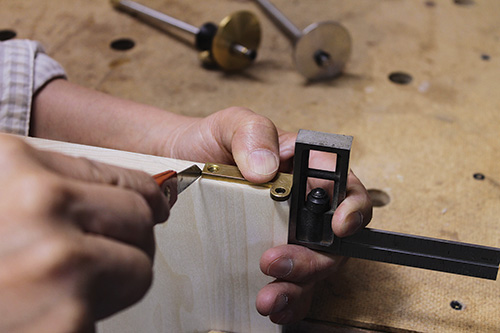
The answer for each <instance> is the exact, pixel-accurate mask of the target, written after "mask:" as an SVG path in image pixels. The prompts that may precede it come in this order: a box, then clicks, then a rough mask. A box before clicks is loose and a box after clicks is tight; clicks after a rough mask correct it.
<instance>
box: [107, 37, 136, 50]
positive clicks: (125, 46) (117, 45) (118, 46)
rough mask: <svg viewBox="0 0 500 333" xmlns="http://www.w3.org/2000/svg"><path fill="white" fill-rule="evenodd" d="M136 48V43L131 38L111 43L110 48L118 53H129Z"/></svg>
mask: <svg viewBox="0 0 500 333" xmlns="http://www.w3.org/2000/svg"><path fill="white" fill-rule="evenodd" d="M134 46H135V42H134V41H133V40H132V39H130V38H120V39H116V40H114V41H112V42H111V44H110V47H111V48H112V49H113V50H117V51H127V50H130V49H131V48H133V47H134Z"/></svg>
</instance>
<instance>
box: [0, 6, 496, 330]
mask: <svg viewBox="0 0 500 333" xmlns="http://www.w3.org/2000/svg"><path fill="white" fill-rule="evenodd" d="M272 2H273V3H274V4H275V5H276V6H277V7H278V8H280V9H281V10H282V11H283V12H284V13H285V14H286V15H287V16H288V17H289V18H290V19H291V20H292V21H293V22H294V23H295V24H296V25H297V26H298V27H299V28H303V27H305V26H306V25H308V24H310V23H312V22H316V21H321V20H327V19H333V20H339V21H340V22H341V23H342V24H344V25H345V26H346V27H347V29H348V30H349V31H350V33H351V35H352V39H353V54H352V58H351V60H350V62H349V63H348V66H347V69H346V74H345V75H344V76H342V77H340V78H339V79H337V80H334V81H329V82H321V83H316V84H311V83H307V82H305V81H304V79H303V78H302V77H301V76H300V75H299V74H298V73H297V72H296V71H295V69H294V66H293V63H292V61H291V54H292V47H291V44H290V43H289V41H288V40H287V39H286V38H285V37H284V36H283V35H282V34H281V33H280V32H279V31H278V30H277V29H276V28H275V27H274V25H273V24H272V23H271V22H270V21H269V20H268V19H267V18H266V17H265V16H264V15H262V13H261V12H259V10H258V9H257V7H256V6H254V5H253V4H252V3H251V2H250V1H231V0H224V1H221V0H205V1H195V0H182V1H178V0H143V1H142V3H144V4H147V5H149V6H151V7H154V8H156V9H159V10H161V11H164V12H166V13H167V14H170V15H172V16H174V17H177V18H180V19H183V20H185V21H187V22H189V23H192V24H193V25H201V24H202V23H204V22H206V21H213V22H218V21H219V20H221V19H222V18H223V17H224V16H226V15H227V14H229V13H231V12H233V11H236V10H241V9H248V10H251V11H253V12H255V13H256V14H257V15H258V16H259V18H260V21H261V23H262V27H263V39H262V44H261V48H260V53H259V56H258V58H257V62H256V63H255V65H254V66H252V67H251V68H249V69H248V70H247V71H245V72H244V73H231V74H225V73H221V72H218V71H213V70H205V69H203V68H202V67H200V66H199V63H198V59H197V54H196V52H195V51H194V50H193V48H192V47H191V46H190V45H189V44H186V43H183V42H181V41H179V39H176V38H174V37H173V36H174V35H176V34H175V33H173V34H170V35H167V34H165V33H163V32H161V31H159V30H157V29H152V28H150V27H149V26H147V25H145V24H142V23H140V22H138V21H137V20H135V19H133V18H131V17H128V16H127V15H124V14H121V13H118V12H116V11H114V10H112V9H111V7H110V6H109V3H108V2H107V1H103V0H85V1H84V0H75V1H58V0H45V1H36V2H33V1H30V0H3V1H2V11H0V22H1V25H0V29H4V28H11V29H14V30H16V31H17V33H18V37H19V38H32V39H37V40H41V41H42V42H43V43H44V45H45V46H46V49H47V51H48V52H49V53H50V54H51V55H53V56H54V57H55V58H56V59H57V60H58V61H60V62H61V63H62V64H63V65H64V66H65V67H66V69H67V71H68V75H69V78H70V80H72V81H73V82H77V83H79V84H82V85H85V86H88V87H93V88H96V89H99V90H102V91H105V92H108V93H112V94H114V95H118V96H121V97H125V98H130V99H134V100H136V101H140V102H144V103H148V104H153V105H156V106H159V107H162V108H164V109H167V110H170V111H174V112H179V113H183V114H187V115H194V116H204V115H208V114H211V113H213V112H215V111H217V110H219V109H221V108H224V107H227V106H232V105H240V106H245V107H250V108H252V109H253V110H255V111H256V112H258V113H260V114H263V115H265V116H267V117H269V118H271V119H272V120H273V121H275V123H276V124H277V125H278V126H279V127H282V128H284V129H287V130H297V129H299V128H305V129H311V130H318V131H325V132H331V133H340V134H350V135H353V136H354V137H355V139H354V145H353V152H352V155H351V166H352V168H353V170H354V171H355V172H356V173H357V174H358V176H360V178H361V179H362V180H363V182H364V183H365V184H366V186H367V187H368V188H370V189H374V190H379V191H382V192H383V193H385V194H386V195H388V197H389V198H390V202H389V203H388V204H387V205H386V206H384V207H379V208H376V209H375V215H374V220H373V222H372V226H373V227H375V228H380V229H386V230H393V231H398V232H406V233H412V234H418V235H423V236H430V237H438V238H445V239H450V240H458V241H464V242H470V243H477V244H482V245H487V246H495V247H500V224H499V223H498V217H499V216H500V204H499V200H500V185H499V184H500V167H499V166H498V161H499V160H500V140H499V139H498V131H499V126H500V125H499V124H500V112H498V110H499V109H500V94H499V93H498V86H499V84H500V82H499V81H500V20H499V19H498V13H499V12H500V2H499V1H497V0H483V1H468V2H469V3H470V4H469V5H460V4H456V2H460V1H452V0H447V1H437V0H434V1H429V0H427V1H426V0H400V1H394V0H379V1H373V0H351V1H340V0H307V1H306V0H303V1H290V0H273V1H272ZM462 2H467V1H462ZM122 37H129V38H132V39H133V40H134V41H135V42H136V46H135V47H134V48H133V49H131V50H129V51H126V52H119V51H115V50H112V49H110V48H109V43H110V42H111V41H113V40H115V39H116V38H122ZM188 41H189V40H188ZM396 71H403V72H406V73H408V74H410V75H411V76H412V78H413V80H412V81H411V82H410V83H409V84H407V85H397V84H394V83H393V82H391V81H389V80H388V76H389V74H390V73H392V72H396ZM475 173H482V174H484V175H485V179H484V180H482V181H481V180H475V179H474V178H473V174H475ZM453 300H458V301H460V302H462V303H463V304H465V309H464V310H463V311H456V310H453V309H452V308H451V306H450V302H451V301H453ZM498 303H500V286H499V283H498V282H490V281H483V280H477V279H472V278H463V277H457V276H450V275H447V274H444V273H433V272H425V271H420V270H416V269H410V268H402V267H397V266H390V265H384V264H374V263H365V262H362V261H358V260H352V261H350V262H349V263H348V265H347V266H346V269H345V270H344V271H342V274H341V275H340V276H339V277H338V278H337V280H336V282H335V284H333V285H328V286H325V289H323V290H321V291H320V292H318V295H317V299H316V302H315V306H314V308H313V310H312V311H311V313H310V315H309V317H310V318H311V319H314V320H317V321H324V322H342V323H348V324H350V325H354V326H358V327H372V328H373V327H375V328H382V329H384V330H414V331H439V332H446V331H447V332H467V331H470V330H474V329H475V330H477V331H496V330H497V328H498V327H500V310H498V305H497V304H498Z"/></svg>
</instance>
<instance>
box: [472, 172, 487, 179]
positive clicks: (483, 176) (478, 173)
mask: <svg viewBox="0 0 500 333" xmlns="http://www.w3.org/2000/svg"><path fill="white" fill-rule="evenodd" d="M473 177H474V179H475V180H484V179H485V178H486V176H485V175H483V174H482V173H480V172H477V173H475V174H474V176H473Z"/></svg>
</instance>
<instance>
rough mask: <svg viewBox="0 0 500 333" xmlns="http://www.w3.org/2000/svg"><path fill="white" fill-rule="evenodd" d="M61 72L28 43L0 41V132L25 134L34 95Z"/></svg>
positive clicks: (52, 61) (30, 42) (39, 48)
mask: <svg viewBox="0 0 500 333" xmlns="http://www.w3.org/2000/svg"><path fill="white" fill-rule="evenodd" d="M57 77H66V74H65V72H64V69H63V68H62V67H61V65H59V64H58V63H57V62H56V61H55V60H54V59H52V58H50V57H49V56H47V55H46V54H45V51H44V49H43V47H42V46H41V44H40V43H38V42H35V41H30V40H16V39H14V40H8V41H5V42H0V131H2V132H7V133H14V134H20V135H28V133H29V122H30V115H31V105H32V100H33V96H34V95H35V93H36V92H37V91H38V90H39V89H40V88H41V87H43V86H44V85H45V84H46V83H47V82H49V81H50V80H52V79H54V78H57Z"/></svg>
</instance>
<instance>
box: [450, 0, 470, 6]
mask: <svg viewBox="0 0 500 333" xmlns="http://www.w3.org/2000/svg"><path fill="white" fill-rule="evenodd" d="M453 2H454V3H455V4H456V5H461V6H469V5H473V4H475V1H474V0H453Z"/></svg>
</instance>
